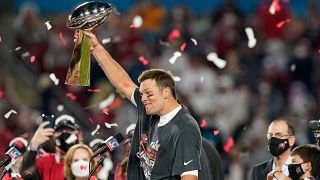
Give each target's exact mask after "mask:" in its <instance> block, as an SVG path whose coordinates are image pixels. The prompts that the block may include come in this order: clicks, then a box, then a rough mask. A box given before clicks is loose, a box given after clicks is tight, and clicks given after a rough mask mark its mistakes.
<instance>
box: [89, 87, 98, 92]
mask: <svg viewBox="0 0 320 180" xmlns="http://www.w3.org/2000/svg"><path fill="white" fill-rule="evenodd" d="M87 91H88V92H101V89H99V88H98V89H87Z"/></svg>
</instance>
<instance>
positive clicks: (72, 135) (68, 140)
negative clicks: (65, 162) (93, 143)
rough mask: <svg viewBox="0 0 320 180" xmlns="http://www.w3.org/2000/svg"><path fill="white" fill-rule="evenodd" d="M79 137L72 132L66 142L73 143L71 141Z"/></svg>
mask: <svg viewBox="0 0 320 180" xmlns="http://www.w3.org/2000/svg"><path fill="white" fill-rule="evenodd" d="M77 139H78V137H77V136H76V135H75V134H71V135H70V136H69V138H68V139H67V140H66V143H67V144H71V143H73V142H75V141H76V140H77Z"/></svg>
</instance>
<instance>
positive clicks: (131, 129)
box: [124, 124, 136, 143]
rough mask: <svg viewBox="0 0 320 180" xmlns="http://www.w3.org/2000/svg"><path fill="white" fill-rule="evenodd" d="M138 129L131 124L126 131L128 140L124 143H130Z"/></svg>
mask: <svg viewBox="0 0 320 180" xmlns="http://www.w3.org/2000/svg"><path fill="white" fill-rule="evenodd" d="M135 128H136V124H130V125H129V126H128V127H127V129H126V136H127V137H126V140H125V141H124V143H127V142H130V141H131V140H132V138H133V135H134V129H135Z"/></svg>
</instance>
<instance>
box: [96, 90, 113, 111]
mask: <svg viewBox="0 0 320 180" xmlns="http://www.w3.org/2000/svg"><path fill="white" fill-rule="evenodd" d="M115 97H116V96H115V94H113V93H112V94H110V95H109V96H108V98H107V99H105V100H103V101H101V102H100V103H99V108H100V109H103V108H105V107H108V106H109V105H110V104H112V102H113V101H114V99H115Z"/></svg>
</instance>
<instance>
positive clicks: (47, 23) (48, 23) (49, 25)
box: [45, 21, 52, 30]
mask: <svg viewBox="0 0 320 180" xmlns="http://www.w3.org/2000/svg"><path fill="white" fill-rule="evenodd" d="M45 25H46V26H47V29H48V30H50V29H51V28H52V26H51V24H50V21H47V22H45Z"/></svg>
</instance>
